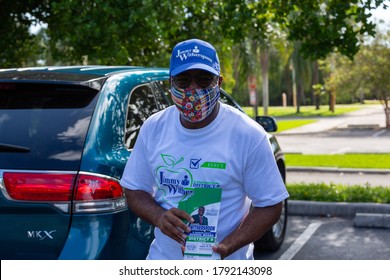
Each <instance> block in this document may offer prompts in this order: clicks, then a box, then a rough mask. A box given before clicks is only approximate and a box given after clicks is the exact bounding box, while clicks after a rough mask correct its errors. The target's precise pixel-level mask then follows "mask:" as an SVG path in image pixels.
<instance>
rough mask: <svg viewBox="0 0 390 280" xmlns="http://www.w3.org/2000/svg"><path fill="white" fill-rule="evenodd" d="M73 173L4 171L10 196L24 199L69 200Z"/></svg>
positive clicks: (70, 198) (5, 182)
mask: <svg viewBox="0 0 390 280" xmlns="http://www.w3.org/2000/svg"><path fill="white" fill-rule="evenodd" d="M75 177H76V175H75V174H52V173H27V172H24V173H22V172H20V173H19V172H4V174H3V180H4V185H5V188H6V190H7V193H8V195H9V196H10V198H12V199H14V200H25V201H71V200H72V191H73V184H74V179H75Z"/></svg>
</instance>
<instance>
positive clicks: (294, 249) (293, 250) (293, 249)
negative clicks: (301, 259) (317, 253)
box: [279, 222, 322, 260]
mask: <svg viewBox="0 0 390 280" xmlns="http://www.w3.org/2000/svg"><path fill="white" fill-rule="evenodd" d="M321 224H322V223H321V222H316V223H311V224H310V225H309V226H308V227H307V229H306V230H305V231H304V232H302V234H301V235H300V236H299V237H298V238H297V239H296V240H295V241H294V243H293V244H292V245H291V246H290V248H288V249H287V250H286V251H285V252H284V253H283V255H281V256H280V258H279V260H291V259H292V258H293V257H294V256H295V255H296V254H297V253H298V251H299V250H301V248H302V247H303V245H305V243H306V242H307V241H308V240H309V239H310V237H311V236H312V235H313V234H314V233H315V232H316V230H317V229H318V228H319V227H320V226H321Z"/></svg>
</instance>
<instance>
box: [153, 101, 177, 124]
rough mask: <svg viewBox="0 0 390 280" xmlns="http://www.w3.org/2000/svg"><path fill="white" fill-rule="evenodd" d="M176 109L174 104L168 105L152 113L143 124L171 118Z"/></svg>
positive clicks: (156, 122)
mask: <svg viewBox="0 0 390 280" xmlns="http://www.w3.org/2000/svg"><path fill="white" fill-rule="evenodd" d="M176 113H177V110H176V108H175V106H174V105H172V106H169V107H167V108H165V109H163V110H161V111H158V112H157V113H154V114H152V115H151V116H150V117H149V118H148V119H147V120H146V121H145V125H152V124H158V123H161V122H164V121H166V120H171V119H173V118H174V116H175V115H176Z"/></svg>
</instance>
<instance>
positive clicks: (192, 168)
mask: <svg viewBox="0 0 390 280" xmlns="http://www.w3.org/2000/svg"><path fill="white" fill-rule="evenodd" d="M220 105H221V106H220V110H219V113H218V116H217V117H216V119H215V120H214V121H213V122H212V123H210V124H209V125H208V126H206V127H204V128H200V129H186V128H184V127H183V126H182V125H181V123H180V119H179V116H180V113H179V111H178V110H177V109H176V108H175V107H174V106H171V107H169V108H167V109H165V110H163V111H161V112H158V113H156V114H154V115H153V116H151V117H150V118H149V119H148V120H147V121H146V122H145V123H144V125H143V126H142V127H141V131H140V134H139V136H138V139H137V141H136V144H135V146H134V149H133V151H132V153H131V155H130V158H129V161H128V162H127V165H126V167H125V170H124V174H123V177H122V180H121V184H122V186H123V187H125V188H128V189H131V190H143V191H146V192H148V193H150V194H152V195H153V196H154V198H155V200H156V201H157V203H158V204H159V205H161V206H162V207H163V208H165V209H170V208H171V207H178V203H179V202H180V201H181V200H183V198H184V197H185V196H186V195H187V193H186V190H185V187H186V186H189V185H192V186H194V187H196V186H203V187H204V185H212V184H215V185H219V186H220V187H221V188H222V198H221V204H220V212H219V219H218V229H217V236H218V240H219V241H221V240H223V239H224V238H225V237H226V236H227V235H228V234H229V233H230V232H232V231H233V230H234V229H235V228H236V227H237V226H238V225H239V223H240V222H241V221H242V219H243V218H244V217H245V216H246V215H247V213H248V211H249V208H250V205H251V203H252V204H253V205H254V206H255V207H265V206H270V205H275V204H277V203H279V202H281V201H283V200H284V199H286V198H287V197H288V193H287V190H286V188H285V185H284V183H283V180H282V178H281V176H280V173H279V170H278V167H277V165H276V162H275V158H274V155H273V152H272V149H271V146H270V143H269V141H268V138H267V134H266V132H265V131H264V129H263V128H262V127H261V126H260V125H259V124H258V123H256V122H255V121H254V120H252V119H251V118H249V117H248V116H247V115H245V114H243V113H242V112H240V111H239V110H237V109H235V108H233V107H231V106H229V105H225V104H222V103H221V104H220ZM145 211H147V210H145ZM206 214H207V213H206ZM206 216H207V215H206ZM148 259H183V255H182V251H181V246H180V244H179V243H177V242H176V241H174V240H173V239H171V238H169V237H168V236H166V235H164V234H163V233H162V232H161V231H160V230H159V229H158V228H156V229H155V239H154V240H153V242H152V244H151V247H150V250H149V255H148ZM227 259H253V244H251V245H247V246H245V247H243V248H241V249H239V250H238V251H236V252H235V253H234V254H232V255H230V256H229V257H228V258H227Z"/></svg>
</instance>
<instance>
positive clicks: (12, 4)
mask: <svg viewBox="0 0 390 280" xmlns="http://www.w3.org/2000/svg"><path fill="white" fill-rule="evenodd" d="M47 12H48V6H47V4H46V1H42V0H26V1H14V0H0V18H1V25H0V38H1V40H0V67H2V68H6V67H20V66H27V65H28V61H29V59H30V58H31V57H36V56H38V55H39V53H41V52H42V47H41V46H40V45H39V44H38V41H37V40H36V39H35V36H34V35H33V34H30V32H29V28H30V26H31V25H34V24H37V23H38V22H40V21H42V20H44V18H45V17H46V15H47Z"/></svg>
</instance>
